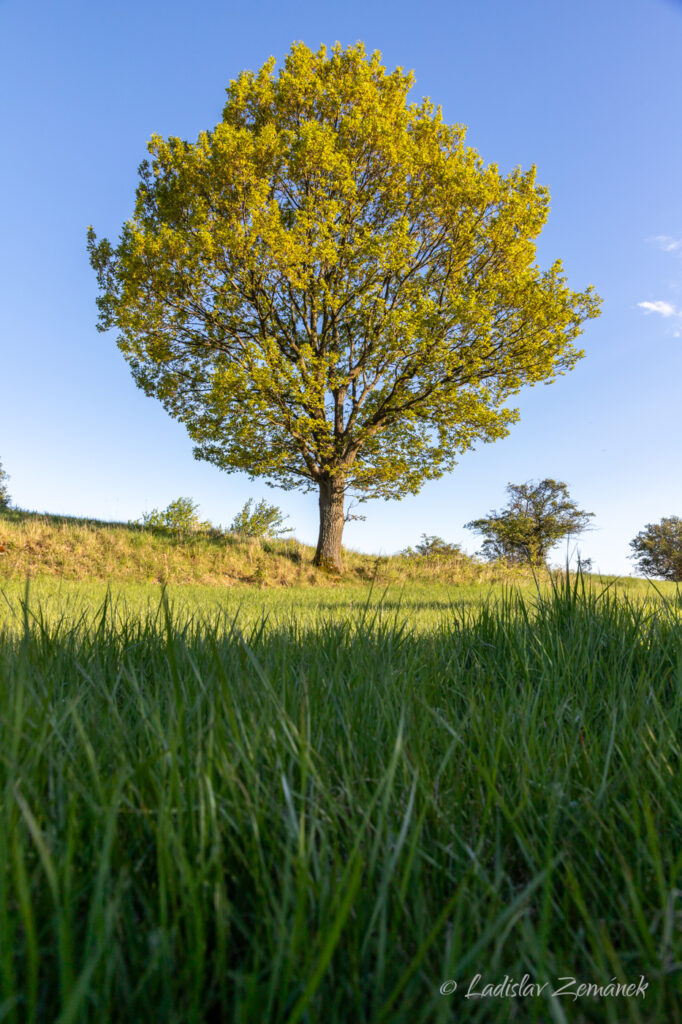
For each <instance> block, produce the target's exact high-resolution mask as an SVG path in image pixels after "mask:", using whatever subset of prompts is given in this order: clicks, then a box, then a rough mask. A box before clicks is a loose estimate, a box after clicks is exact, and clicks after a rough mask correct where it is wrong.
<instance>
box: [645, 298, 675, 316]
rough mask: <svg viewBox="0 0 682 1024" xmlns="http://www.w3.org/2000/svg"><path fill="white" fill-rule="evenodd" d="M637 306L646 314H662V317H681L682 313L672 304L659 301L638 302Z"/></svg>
mask: <svg viewBox="0 0 682 1024" xmlns="http://www.w3.org/2000/svg"><path fill="white" fill-rule="evenodd" d="M637 305H638V306H639V307H640V308H641V309H643V310H644V312H645V313H660V314H661V316H664V317H666V318H667V317H669V316H681V315H682V314H681V313H678V311H677V310H676V309H675V307H674V306H673V304H672V302H664V301H663V300H662V299H659V300H658V302H638V303H637Z"/></svg>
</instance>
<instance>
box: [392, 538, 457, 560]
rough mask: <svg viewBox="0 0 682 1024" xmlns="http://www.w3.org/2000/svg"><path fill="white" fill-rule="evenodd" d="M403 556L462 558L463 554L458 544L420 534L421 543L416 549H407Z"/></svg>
mask: <svg viewBox="0 0 682 1024" xmlns="http://www.w3.org/2000/svg"><path fill="white" fill-rule="evenodd" d="M403 554H405V555H408V556H414V555H421V556H422V557H425V558H433V557H440V558H454V557H460V558H461V557H462V556H463V552H462V549H461V547H460V546H459V544H450V543H449V542H448V541H446V540H443V538H442V537H430V536H427V534H425V533H422V537H421V541H420V543H419V544H417V547H416V548H414V549H413V548H407V549H406V550H405V551H404V552H403Z"/></svg>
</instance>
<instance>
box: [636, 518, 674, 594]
mask: <svg viewBox="0 0 682 1024" xmlns="http://www.w3.org/2000/svg"><path fill="white" fill-rule="evenodd" d="M630 547H631V548H632V550H633V554H631V555H630V558H632V559H634V560H635V562H636V563H637V568H638V569H639V571H640V572H641V573H643V574H644V575H645V576H661V577H662V578H663V579H664V580H672V581H673V582H676V583H681V582H682V519H680V517H679V516H668V517H667V518H663V519H661V521H660V523H647V524H646V526H645V527H644V529H643V530H640V532H639V533H638V534H637V536H636V537H635V539H634V540H631V541H630Z"/></svg>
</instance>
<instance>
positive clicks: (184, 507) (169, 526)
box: [137, 498, 213, 533]
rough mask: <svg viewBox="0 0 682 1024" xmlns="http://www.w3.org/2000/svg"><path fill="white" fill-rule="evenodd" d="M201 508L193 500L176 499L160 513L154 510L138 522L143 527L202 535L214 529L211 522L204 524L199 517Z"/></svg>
mask: <svg viewBox="0 0 682 1024" xmlns="http://www.w3.org/2000/svg"><path fill="white" fill-rule="evenodd" d="M198 511H199V506H198V505H197V504H196V503H195V502H193V501H192V499H191V498H176V500H175V501H171V503H170V505H168V507H167V508H165V509H164V510H163V512H159V510H158V509H156V508H153V509H152V511H151V512H146V513H145V514H144V515H143V516H142V518H141V519H138V520H137V523H139V524H140V525H141V526H149V527H153V528H155V529H161V530H170V531H172V532H173V533H200V532H206V531H207V530H211V529H213V526H212V524H211V523H209V522H202V520H200V519H199V516H198V515H197V513H198Z"/></svg>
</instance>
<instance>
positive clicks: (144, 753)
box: [0, 576, 682, 1024]
mask: <svg viewBox="0 0 682 1024" xmlns="http://www.w3.org/2000/svg"><path fill="white" fill-rule="evenodd" d="M0 589H1V590H2V595H1V596H0V676H1V678H2V680H3V684H2V688H1V690H0V721H1V723H2V745H1V748H0V750H1V754H0V764H1V769H0V770H1V774H2V778H1V780H0V784H1V786H2V804H1V807H0V987H1V995H0V1020H2V1021H7V1022H11V1024H24V1022H33V1021H40V1022H42V1021H59V1022H60V1024H67V1022H93V1024H94V1022H97V1024H104V1022H119V1021H120V1022H122V1024H123V1022H126V1024H128V1022H131V1021H164V1022H177V1024H188V1022H191V1024H199V1022H213V1021H216V1022H217V1021H220V1022H223V1021H236V1022H251V1021H258V1022H261V1021H262V1022H266V1021H267V1022H268V1024H270V1022H272V1024H279V1022H282V1024H297V1022H310V1024H314V1022H318V1021H320V1022H321V1021H324V1022H330V1024H336V1022H338V1024H341V1022H344V1024H347V1022H351V1021H352V1022H357V1024H362V1022H367V1024H370V1022H371V1024H379V1022H383V1021H387V1022H395V1024H398V1022H401V1024H402V1022H404V1024H419V1022H434V1024H436V1022H445V1021H455V1020H457V1021H460V1020H466V1021H471V1022H494V1024H497V1022H503V1021H514V1020H519V1021H538V1022H540V1021H543V1022H544V1021H553V1022H554V1021H558V1022H562V1021H568V1022H583V1021H585V1022H587V1021H589V1022H592V1021H608V1022H622V1021H640V1022H650V1024H654V1022H656V1024H658V1022H660V1021H664V1020H665V1021H670V1022H676V1021H679V1020H680V1019H682V1018H681V1016H680V1006H681V1005H682V1001H681V999H680V995H681V975H680V971H681V969H682V937H681V936H682V929H681V927H680V925H681V924H682V895H681V893H680V890H681V889H682V886H681V885H680V881H681V877H682V773H681V772H680V767H681V766H680V744H681V740H680V737H681V736H682V701H681V700H680V690H681V687H682V616H681V615H680V608H681V602H680V598H679V594H678V592H677V591H676V590H675V588H674V587H667V588H661V589H660V590H659V591H657V590H655V589H653V588H652V587H651V586H648V585H646V584H645V583H644V582H643V581H639V582H638V581H627V582H624V583H623V584H622V585H621V586H620V588H618V587H617V586H615V585H609V584H608V583H606V584H604V583H600V582H599V581H595V580H590V579H589V578H587V579H584V578H575V577H570V576H564V577H556V578H555V579H554V580H553V581H551V580H550V581H549V582H548V583H547V584H543V585H542V586H540V587H539V588H538V589H537V590H536V589H535V588H534V587H532V586H526V585H524V586H522V587H519V586H503V585H501V584H496V585H490V586H485V585H481V584H478V585H473V584H470V585H468V586H457V585H452V584H450V585H448V584H445V583H442V584H437V583H434V582H429V583H427V584H423V585H421V586H420V585H418V584H416V583H408V584H405V585H403V586H400V587H391V586H389V587H388V588H385V587H379V586H377V585H376V584H375V586H374V588H373V589H369V588H368V587H367V586H364V587H363V586H359V585H346V584H344V585H341V586H330V587H327V588H321V587H318V588H315V587H311V586H301V587H287V588H282V587H280V588H266V589H263V588H260V587H259V588H255V587H241V588H240V587H233V588H225V587H221V588H216V587H209V586H203V587H202V586H188V585H185V586H179V585H177V586H175V587H173V586H171V585H169V586H167V587H166V588H165V589H164V588H161V587H159V586H158V585H151V584H145V583H143V582H138V583H130V582H129V583H125V582H122V583H119V584H117V585H113V584H112V586H111V587H109V588H107V586H106V584H104V583H102V582H97V581H94V582H93V581H63V580H61V581H60V580H58V579H56V578H54V577H51V576H47V577H42V578H39V579H36V580H34V581H32V582H31V583H30V584H29V586H28V588H27V586H26V583H25V581H24V582H22V581H20V580H19V579H5V580H4V581H3V582H2V584H1V587H0ZM524 975H527V976H528V977H529V979H530V981H531V982H532V983H536V984H538V985H540V984H544V983H547V984H546V987H545V989H544V990H543V992H542V994H541V995H539V996H535V995H533V994H532V993H531V994H526V995H523V996H518V995H517V996H516V997H513V996H508V997H504V996H502V995H500V996H492V995H491V996H489V997H478V998H476V997H475V996H472V997H471V998H467V993H468V991H469V990H470V989H471V988H472V987H473V991H474V992H475V991H478V992H479V993H480V992H481V990H482V989H483V986H484V985H485V984H486V983H488V984H491V983H495V984H500V983H502V982H503V981H504V979H505V977H507V978H509V979H510V984H511V983H513V982H514V981H515V982H517V983H518V982H520V981H521V979H522V978H523V976H524ZM477 976H480V977H479V978H478V980H476V978H477ZM567 977H573V978H575V979H576V980H575V983H574V985H573V987H571V983H570V982H569V983H568V986H569V987H568V991H566V992H565V993H564V994H562V995H556V996H553V995H552V992H554V991H556V989H558V988H561V986H565V985H566V984H567V983H566V982H560V981H559V979H561V978H567ZM642 977H644V979H645V981H646V987H645V990H644V993H643V994H640V995H639V996H631V997H629V998H628V997H626V996H616V995H613V994H611V995H608V994H606V995H602V996H595V995H589V994H586V995H576V991H577V986H578V985H580V984H585V983H592V984H598V985H602V986H604V985H606V984H608V983H609V982H612V984H614V985H615V984H617V983H622V984H628V983H635V984H637V983H639V982H640V979H641V978H642ZM612 980H613V981H612ZM454 982H456V983H457V989H456V990H455V991H453V990H452V989H453V983H454ZM444 983H447V984H446V988H445V992H446V994H441V991H440V989H441V986H442V985H443V984H444ZM611 991H612V992H613V990H611Z"/></svg>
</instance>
